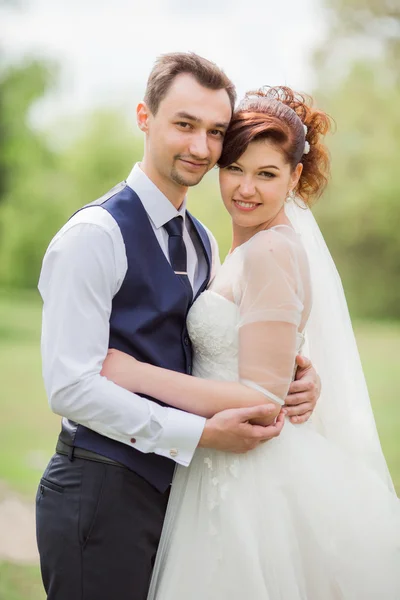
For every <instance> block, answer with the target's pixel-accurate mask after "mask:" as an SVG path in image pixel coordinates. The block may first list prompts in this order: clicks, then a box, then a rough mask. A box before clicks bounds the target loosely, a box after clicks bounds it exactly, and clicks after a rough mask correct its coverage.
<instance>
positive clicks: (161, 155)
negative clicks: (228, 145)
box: [146, 73, 232, 187]
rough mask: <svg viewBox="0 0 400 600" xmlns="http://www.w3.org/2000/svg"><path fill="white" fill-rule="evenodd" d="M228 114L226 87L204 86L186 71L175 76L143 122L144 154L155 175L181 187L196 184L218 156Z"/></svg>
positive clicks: (229, 116) (228, 118) (229, 108)
mask: <svg viewBox="0 0 400 600" xmlns="http://www.w3.org/2000/svg"><path fill="white" fill-rule="evenodd" d="M231 116H232V109H231V104H230V101H229V97H228V94H227V92H226V90H224V89H222V90H210V89H208V88H205V87H203V86H202V85H200V84H199V83H198V82H197V81H196V79H195V78H194V77H193V76H192V75H189V74H186V73H183V74H180V75H178V76H177V77H175V79H174V81H173V83H172V85H171V87H170V89H169V90H168V92H167V95H166V96H165V98H164V99H163V100H162V101H161V102H160V104H159V107H158V110H157V112H156V114H155V115H153V114H152V113H149V114H148V117H147V121H146V126H147V130H146V133H147V146H146V153H147V158H148V159H149V160H150V162H151V165H152V168H153V170H154V172H155V174H156V176H158V177H161V178H162V179H163V180H166V179H167V180H170V181H171V180H172V181H173V182H174V183H175V184H178V185H182V186H185V187H189V186H193V185H196V184H197V183H199V182H200V181H201V179H202V177H203V176H204V175H205V173H207V171H209V170H210V169H211V168H212V167H213V166H214V165H215V163H216V162H217V160H218V159H219V157H220V155H221V151H222V144H223V139H224V134H225V131H226V129H227V127H228V125H229V121H230V119H231Z"/></svg>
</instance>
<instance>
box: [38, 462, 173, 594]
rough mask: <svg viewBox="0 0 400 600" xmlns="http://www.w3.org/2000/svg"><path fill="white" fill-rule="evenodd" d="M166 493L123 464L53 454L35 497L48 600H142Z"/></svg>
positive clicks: (156, 541) (156, 543) (41, 558)
mask: <svg viewBox="0 0 400 600" xmlns="http://www.w3.org/2000/svg"><path fill="white" fill-rule="evenodd" d="M168 495H169V491H168V492H166V493H165V494H161V493H160V492H158V491H157V490H156V489H155V488H153V487H152V486H151V485H150V484H149V483H147V481H145V480H144V479H143V478H141V477H139V475H136V474H135V473H133V472H132V471H130V470H129V469H126V468H124V467H119V466H115V465H110V464H105V463H101V462H94V461H91V460H86V459H81V458H73V460H72V461H71V460H70V459H69V458H68V457H67V456H64V455H60V454H55V455H54V456H53V458H52V459H51V461H50V463H49V465H48V467H47V469H46V471H45V472H44V474H43V477H42V479H41V481H40V484H39V488H38V492H37V496H36V529H37V541H38V548H39V554H40V565H41V571H42V578H43V584H44V587H45V589H46V592H47V600H146V597H147V592H148V587H149V583H150V577H151V571H152V568H153V565H154V560H155V555H156V552H157V546H158V542H159V539H160V535H161V529H162V524H163V521H164V517H165V511H166V508H167V502H168Z"/></svg>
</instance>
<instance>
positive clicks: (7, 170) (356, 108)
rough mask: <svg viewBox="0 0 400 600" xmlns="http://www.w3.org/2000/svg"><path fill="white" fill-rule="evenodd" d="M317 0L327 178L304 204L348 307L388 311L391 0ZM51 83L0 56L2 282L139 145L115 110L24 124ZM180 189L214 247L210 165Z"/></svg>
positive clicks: (223, 241)
mask: <svg viewBox="0 0 400 600" xmlns="http://www.w3.org/2000/svg"><path fill="white" fill-rule="evenodd" d="M0 2H1V0H0ZM325 6H326V10H327V23H328V30H327V35H326V39H325V40H324V42H322V43H321V45H320V47H319V48H318V50H317V52H316V54H315V61H314V66H315V73H316V81H317V85H316V90H315V96H316V98H317V101H318V104H319V105H320V106H321V107H322V108H323V109H325V110H326V111H327V112H328V113H329V114H331V115H332V116H333V117H334V119H335V122H336V126H337V131H336V133H335V135H333V136H330V140H329V145H330V149H331V153H332V165H333V168H332V182H331V185H330V186H329V188H328V191H327V193H326V195H325V197H324V198H323V200H322V201H321V202H320V203H319V204H318V205H317V206H316V208H315V214H316V216H317V218H318V220H319V222H320V224H321V228H322V230H323V232H324V234H325V236H326V238H327V241H328V244H329V246H330V248H331V250H332V253H333V255H334V258H335V260H336V262H337V265H338V268H339V271H340V273H341V275H342V278H343V281H344V286H345V289H346V292H347V296H348V299H349V304H350V308H351V312H352V314H353V315H356V316H359V317H373V318H391V319H393V318H399V317H400V277H399V273H400V236H398V235H397V227H398V226H397V223H398V222H399V220H400V203H399V202H398V201H397V199H398V198H399V195H400V194H399V193H400V183H399V178H398V176H397V170H398V166H397V165H398V164H399V162H400V145H399V143H398V140H399V139H400V136H399V134H400V111H399V110H398V106H400V80H399V75H400V4H399V3H398V2H397V1H395V0H325ZM0 60H1V56H0ZM56 82H57V69H56V68H55V66H54V65H52V64H47V63H44V62H43V61H31V62H28V63H25V64H20V65H11V66H9V67H8V68H7V69H6V68H4V66H3V67H2V68H1V65H0V286H2V287H20V288H21V287H24V288H33V287H35V286H36V284H37V279H38V275H39V271H40V265H41V260H42V257H43V254H44V252H45V249H46V247H47V245H48V243H49V241H50V239H51V237H52V236H53V235H54V234H55V232H56V231H57V230H58V229H59V228H60V227H61V226H62V224H63V223H64V222H65V221H66V219H68V217H69V216H70V215H71V214H72V213H73V212H74V211H75V210H76V209H77V208H79V207H80V206H82V205H84V204H86V203H87V202H90V201H92V200H93V199H95V198H96V197H98V196H100V195H101V194H103V193H104V192H105V191H106V190H107V189H109V188H110V187H112V186H113V185H114V184H115V183H116V182H117V181H120V180H122V179H123V178H124V177H126V175H127V173H128V172H129V170H130V168H131V165H132V163H133V162H135V161H136V160H140V157H141V155H142V148H143V146H142V145H143V141H142V138H141V137H138V136H137V135H136V133H135V132H134V129H133V123H130V122H129V119H128V117H127V116H126V113H125V111H123V110H121V111H118V110H117V109H104V110H97V111H95V112H93V113H91V114H87V115H84V116H82V117H80V118H76V117H75V118H67V117H66V119H65V120H64V121H63V122H61V123H58V124H57V125H54V127H52V131H51V136H50V135H48V134H47V133H46V132H45V131H38V130H35V129H34V128H33V127H32V125H31V123H30V118H29V117H30V114H31V109H32V106H34V105H35V103H36V102H37V101H38V100H40V98H41V97H43V96H44V95H45V94H46V93H48V92H49V90H51V89H52V88H53V87H54V86H55V84H56ZM55 138H56V139H57V144H54V143H53V140H54V139H55ZM189 199H190V204H189V205H190V207H191V209H192V210H193V211H194V212H195V214H196V215H197V216H198V217H199V218H200V219H201V220H203V222H204V223H205V224H206V225H208V226H209V227H210V228H211V229H212V231H213V232H214V234H215V235H216V237H217V239H218V241H219V243H220V248H221V256H222V257H223V256H224V255H225V254H226V252H227V250H228V248H229V245H230V227H229V219H228V216H227V215H226V213H225V211H224V209H223V206H222V203H221V201H220V199H219V194H218V182H217V172H216V170H215V171H213V172H212V173H210V174H209V175H208V176H207V177H206V178H205V180H204V181H203V182H202V183H201V184H200V185H199V186H197V187H196V188H195V189H192V190H190V194H189Z"/></svg>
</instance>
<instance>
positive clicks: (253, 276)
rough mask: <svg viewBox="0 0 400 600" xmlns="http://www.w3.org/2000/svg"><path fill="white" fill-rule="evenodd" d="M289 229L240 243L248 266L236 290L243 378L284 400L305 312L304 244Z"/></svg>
mask: <svg viewBox="0 0 400 600" xmlns="http://www.w3.org/2000/svg"><path fill="white" fill-rule="evenodd" d="M285 230H287V231H285V232H284V233H283V228H274V229H269V230H267V231H263V232H260V233H258V234H256V235H255V236H254V237H253V238H252V239H251V240H250V241H249V242H247V243H246V244H245V245H244V246H243V249H242V248H240V250H241V251H242V269H243V270H242V276H241V277H240V278H239V279H240V282H239V283H238V285H237V288H236V289H235V290H234V291H233V293H234V300H235V304H237V305H238V306H239V309H240V320H239V377H240V381H241V382H242V383H244V384H246V385H249V386H250V387H253V388H255V389H257V390H259V391H261V392H263V393H264V394H265V395H266V396H268V397H269V398H270V399H271V400H273V401H275V402H278V403H279V404H284V400H285V398H286V395H287V392H288V388H289V385H290V382H291V380H292V376H293V370H294V363H295V357H296V351H297V339H298V335H297V334H298V330H299V326H300V324H301V323H302V321H303V318H302V317H303V312H304V285H303V283H304V282H303V280H302V277H301V269H300V267H299V258H300V257H299V251H301V250H302V246H301V245H300V243H299V241H298V239H297V237H296V234H295V233H294V232H292V230H290V229H289V228H287V227H286V228H285Z"/></svg>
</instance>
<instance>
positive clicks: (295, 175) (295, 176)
mask: <svg viewBox="0 0 400 600" xmlns="http://www.w3.org/2000/svg"><path fill="white" fill-rule="evenodd" d="M302 172H303V163H299V164H298V165H297V167H296V168H295V169H294V171H292V173H291V175H290V189H291V190H295V189H296V187H297V184H298V183H299V181H300V177H301V174H302Z"/></svg>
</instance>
